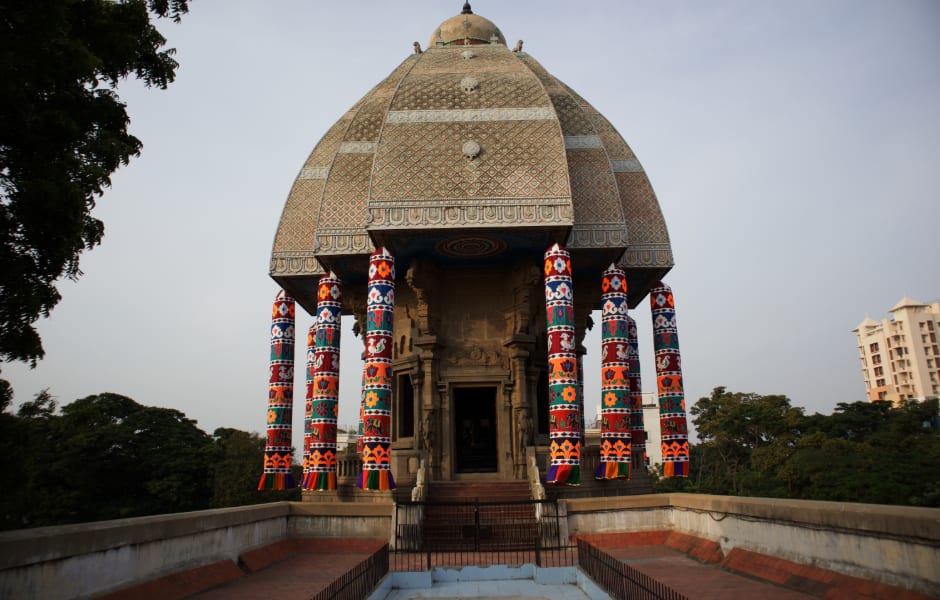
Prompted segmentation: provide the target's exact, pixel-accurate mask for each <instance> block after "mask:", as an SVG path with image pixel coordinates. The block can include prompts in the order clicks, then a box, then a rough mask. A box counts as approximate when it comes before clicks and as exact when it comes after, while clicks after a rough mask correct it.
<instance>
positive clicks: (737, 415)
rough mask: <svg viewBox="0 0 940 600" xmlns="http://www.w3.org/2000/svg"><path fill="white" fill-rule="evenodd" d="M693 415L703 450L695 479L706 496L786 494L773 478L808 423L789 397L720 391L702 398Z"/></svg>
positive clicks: (701, 449) (696, 467)
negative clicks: (804, 425) (805, 422)
mask: <svg viewBox="0 0 940 600" xmlns="http://www.w3.org/2000/svg"><path fill="white" fill-rule="evenodd" d="M690 412H691V414H692V415H693V417H694V418H693V423H694V424H695V428H696V431H697V432H698V434H699V438H700V446H701V448H700V449H699V454H700V459H699V461H698V465H697V466H696V464H695V463H693V467H692V468H693V473H692V474H693V477H694V478H695V480H696V485H697V487H698V488H699V489H700V490H701V491H702V492H705V493H712V494H737V495H750V494H755V493H761V494H763V495H781V494H783V493H784V490H782V489H780V487H779V485H778V482H777V481H775V480H774V477H773V475H774V473H773V472H774V471H775V470H776V469H778V468H779V466H780V465H781V464H782V463H783V462H785V461H786V459H787V457H788V456H789V454H790V453H791V452H792V449H793V448H794V447H795V443H796V440H797V439H798V438H799V435H800V432H801V429H802V427H803V423H804V416H803V410H802V409H801V408H794V407H792V406H790V399H789V398H787V397H786V396H782V395H769V396H762V395H760V394H752V393H741V392H728V391H727V390H726V389H725V388H724V387H717V388H715V389H714V390H712V393H711V396H709V397H707V398H700V399H699V401H698V402H696V403H695V406H693V407H692V410H691V411H690ZM755 463H756V464H755ZM768 475H770V477H768Z"/></svg>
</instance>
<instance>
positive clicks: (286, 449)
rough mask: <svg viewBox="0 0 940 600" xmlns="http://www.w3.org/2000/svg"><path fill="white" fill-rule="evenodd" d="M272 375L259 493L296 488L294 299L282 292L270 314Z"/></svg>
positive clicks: (269, 380)
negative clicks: (293, 449) (293, 450)
mask: <svg viewBox="0 0 940 600" xmlns="http://www.w3.org/2000/svg"><path fill="white" fill-rule="evenodd" d="M270 373H271V376H270V378H269V379H268V440H267V443H266V444H265V447H264V473H262V474H261V481H259V482H258V489H259V490H287V489H291V488H293V487H295V484H294V476H293V475H292V474H291V463H292V462H293V456H292V455H291V422H292V421H291V419H292V417H293V408H294V299H293V298H292V297H291V296H290V294H288V293H287V292H285V291H284V290H281V291H280V292H278V294H277V298H275V300H274V307H273V310H272V311H271V370H270Z"/></svg>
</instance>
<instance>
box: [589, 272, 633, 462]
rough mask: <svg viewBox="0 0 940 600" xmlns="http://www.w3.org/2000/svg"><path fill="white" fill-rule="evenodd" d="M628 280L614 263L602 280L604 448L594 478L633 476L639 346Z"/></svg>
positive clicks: (601, 450)
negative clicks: (632, 332)
mask: <svg viewBox="0 0 940 600" xmlns="http://www.w3.org/2000/svg"><path fill="white" fill-rule="evenodd" d="M627 309H628V304H627V278H626V275H625V274H624V271H623V269H621V268H620V267H618V266H617V265H614V264H611V265H610V266H609V267H608V268H607V270H606V271H604V275H603V277H602V279H601V448H600V462H599V463H598V465H597V471H596V472H595V473H594V477H595V478H597V479H617V478H629V477H630V439H631V437H632V436H631V429H632V425H631V416H632V408H633V395H632V392H631V390H630V380H629V373H630V369H631V367H632V363H633V362H635V361H636V346H635V345H632V346H631V345H630V344H629V342H628V332H627V325H628V321H627Z"/></svg>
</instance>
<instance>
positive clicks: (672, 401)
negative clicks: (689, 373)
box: [650, 282, 689, 477]
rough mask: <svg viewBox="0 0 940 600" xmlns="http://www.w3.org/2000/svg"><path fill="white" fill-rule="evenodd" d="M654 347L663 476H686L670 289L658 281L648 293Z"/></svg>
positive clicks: (686, 444) (684, 432) (686, 440)
mask: <svg viewBox="0 0 940 600" xmlns="http://www.w3.org/2000/svg"><path fill="white" fill-rule="evenodd" d="M650 304H651V308H652V316H653V344H654V346H655V351H656V352H655V355H656V389H657V392H658V393H659V424H660V429H661V431H662V440H663V441H662V449H663V476H665V477H688V476H689V432H688V425H687V423H686V415H685V391H684V388H683V385H682V361H681V359H680V357H679V335H678V329H677V327H676V304H675V298H674V297H673V295H672V290H671V289H670V288H669V286H668V285H666V284H664V283H662V282H659V283H658V284H657V285H656V287H654V288H653V290H652V291H651V292H650Z"/></svg>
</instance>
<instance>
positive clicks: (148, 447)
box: [20, 394, 212, 526]
mask: <svg viewBox="0 0 940 600" xmlns="http://www.w3.org/2000/svg"><path fill="white" fill-rule="evenodd" d="M27 406H28V405H24V408H25V407H27ZM20 416H21V418H23V420H24V425H25V426H26V429H27V431H28V435H29V443H28V444H27V449H26V450H27V454H28V460H27V461H25V465H26V468H27V469H28V473H29V477H28V479H27V481H26V482H25V486H24V488H23V493H25V495H26V496H27V497H28V498H29V499H30V503H29V506H28V507H27V508H26V509H25V511H24V512H23V514H22V515H21V519H22V520H23V521H24V524H25V525H28V526H38V525H53V524H62V523H75V522H84V521H97V520H102V519H116V518H123V517H135V516H142V515H148V514H159V513H167V512H180V511H188V510H198V509H202V508H207V507H208V505H209V490H210V481H209V474H208V472H209V468H210V465H209V463H208V459H209V458H210V456H211V454H210V450H211V443H212V440H211V438H210V437H209V436H208V435H207V434H206V433H205V432H203V431H202V430H200V429H199V428H198V427H196V424H195V422H194V421H192V420H191V419H187V418H186V416H185V415H184V414H183V413H181V412H179V411H177V410H173V409H168V408H159V407H147V406H142V405H140V404H138V403H136V402H134V401H133V400H131V399H130V398H127V397H125V396H120V395H118V394H97V395H94V396H88V397H86V398H82V399H80V400H76V401H75V402H72V403H71V404H68V405H66V406H64V407H63V408H62V410H61V414H60V415H53V414H51V413H50V412H49V411H48V410H38V409H37V408H35V407H29V410H28V411H26V412H25V413H24V411H23V410H22V409H21V411H20Z"/></svg>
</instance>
